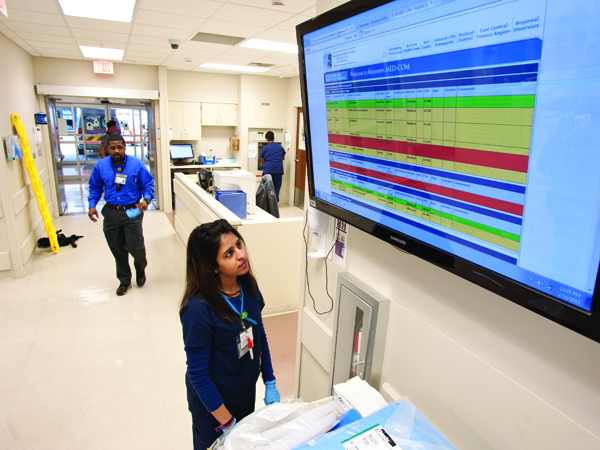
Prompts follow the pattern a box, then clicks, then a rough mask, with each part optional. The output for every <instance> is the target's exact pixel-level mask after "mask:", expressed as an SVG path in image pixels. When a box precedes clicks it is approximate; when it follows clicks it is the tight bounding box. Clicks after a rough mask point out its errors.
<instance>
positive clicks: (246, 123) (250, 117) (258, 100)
mask: <svg viewBox="0 0 600 450" xmlns="http://www.w3.org/2000/svg"><path fill="white" fill-rule="evenodd" d="M239 85H240V102H239V105H238V112H239V116H240V122H239V125H240V126H239V136H240V159H241V160H242V167H244V168H247V167H248V155H247V148H248V128H266V129H269V128H280V129H286V126H287V122H286V118H287V112H288V109H289V108H288V80H287V79H286V78H275V77H267V76H260V75H240V83H239ZM263 103H267V104H268V105H263ZM290 160H291V159H290V158H289V157H288V156H286V160H285V161H284V163H285V164H284V171H285V174H284V176H283V181H282V187H281V192H280V194H279V198H280V199H287V198H289V187H288V182H287V180H288V179H289V176H290V173H289V164H290Z"/></svg>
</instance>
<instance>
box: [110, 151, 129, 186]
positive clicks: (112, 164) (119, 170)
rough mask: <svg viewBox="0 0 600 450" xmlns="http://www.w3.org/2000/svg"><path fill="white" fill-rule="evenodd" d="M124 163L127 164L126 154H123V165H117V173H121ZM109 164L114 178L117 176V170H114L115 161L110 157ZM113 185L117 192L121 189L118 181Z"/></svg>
mask: <svg viewBox="0 0 600 450" xmlns="http://www.w3.org/2000/svg"><path fill="white" fill-rule="evenodd" d="M125 164H127V155H125V159H124V160H123V167H117V171H118V172H119V175H121V174H122V173H123V171H124V170H125ZM110 165H111V166H112V170H113V173H114V174H115V178H117V171H115V163H114V162H113V161H112V158H111V160H110ZM115 187H116V188H117V192H120V191H121V185H120V184H119V183H115Z"/></svg>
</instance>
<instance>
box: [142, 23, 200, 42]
mask: <svg viewBox="0 0 600 450" xmlns="http://www.w3.org/2000/svg"><path fill="white" fill-rule="evenodd" d="M131 34H135V35H138V36H152V37H162V38H165V39H187V38H189V37H192V36H193V35H194V33H193V32H191V31H190V30H182V29H180V28H167V27H154V26H150V25H140V24H137V23H136V24H134V25H133V28H132V30H131Z"/></svg>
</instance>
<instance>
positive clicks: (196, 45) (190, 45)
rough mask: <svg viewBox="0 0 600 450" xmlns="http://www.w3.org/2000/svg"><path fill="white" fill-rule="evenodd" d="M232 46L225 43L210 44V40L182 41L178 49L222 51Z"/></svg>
mask: <svg viewBox="0 0 600 450" xmlns="http://www.w3.org/2000/svg"><path fill="white" fill-rule="evenodd" d="M232 47H233V46H232V45H226V44H212V43H210V42H196V41H184V42H182V43H181V45H180V46H179V50H182V49H183V50H192V51H204V52H216V53H223V52H225V51H227V50H229V49H230V48H232Z"/></svg>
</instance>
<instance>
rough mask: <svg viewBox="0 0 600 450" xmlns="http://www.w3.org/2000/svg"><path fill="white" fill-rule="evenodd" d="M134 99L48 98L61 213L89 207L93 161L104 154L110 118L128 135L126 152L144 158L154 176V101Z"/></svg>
mask: <svg viewBox="0 0 600 450" xmlns="http://www.w3.org/2000/svg"><path fill="white" fill-rule="evenodd" d="M135 103H136V104H135V105H127V104H124V105H118V106H117V105H114V104H101V105H98V104H89V103H63V102H60V100H58V99H49V100H48V104H49V105H50V106H51V107H49V110H48V111H49V112H50V113H52V114H53V115H54V117H53V119H54V120H53V126H54V133H51V136H52V139H53V141H54V142H52V147H53V148H54V153H55V154H54V156H55V161H56V179H57V185H58V189H57V190H58V197H59V199H58V201H59V203H60V214H61V215H63V214H68V213H82V212H86V211H87V197H88V196H89V191H88V182H89V179H90V175H91V173H92V170H93V168H94V165H95V164H96V163H97V162H98V161H99V160H100V159H101V158H102V155H101V153H100V145H101V137H102V134H103V133H104V132H105V131H106V128H107V127H106V123H107V122H108V121H109V120H111V119H112V120H114V121H116V122H117V133H119V134H121V135H122V136H123V137H124V138H125V143H126V154H127V156H128V157H132V158H137V159H139V160H140V161H142V162H143V163H144V165H145V166H146V168H147V169H148V170H149V172H150V173H151V174H152V176H153V177H154V175H155V164H154V160H155V158H154V139H153V134H152V132H151V130H152V129H153V115H152V102H150V101H148V102H140V101H139V100H136V101H135ZM103 202H104V199H103V198H102V199H101V203H103ZM99 205H100V206H101V204H100V203H99Z"/></svg>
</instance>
